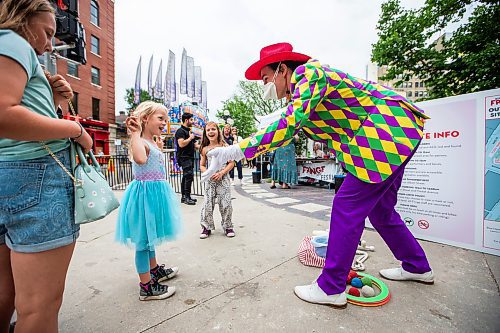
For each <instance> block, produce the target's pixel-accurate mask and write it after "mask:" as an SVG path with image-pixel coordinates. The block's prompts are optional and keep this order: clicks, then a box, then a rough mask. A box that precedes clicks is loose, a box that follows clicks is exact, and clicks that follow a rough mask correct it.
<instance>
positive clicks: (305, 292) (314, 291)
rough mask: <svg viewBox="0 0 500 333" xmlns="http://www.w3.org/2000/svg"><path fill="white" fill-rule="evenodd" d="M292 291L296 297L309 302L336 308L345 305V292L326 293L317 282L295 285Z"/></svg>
mask: <svg viewBox="0 0 500 333" xmlns="http://www.w3.org/2000/svg"><path fill="white" fill-rule="evenodd" d="M294 291H295V295H297V297H298V298H300V299H301V300H304V301H306V302H309V303H315V304H326V305H331V306H333V307H336V308H345V307H346V306H347V297H346V295H345V293H340V294H335V295H327V294H326V293H325V292H324V291H323V290H322V289H321V288H320V287H319V286H318V282H313V284H310V285H307V286H297V287H295V290H294Z"/></svg>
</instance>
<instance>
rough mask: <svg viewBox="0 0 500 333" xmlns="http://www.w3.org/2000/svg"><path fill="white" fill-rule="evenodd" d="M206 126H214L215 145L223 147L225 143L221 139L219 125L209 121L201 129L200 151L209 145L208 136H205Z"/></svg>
mask: <svg viewBox="0 0 500 333" xmlns="http://www.w3.org/2000/svg"><path fill="white" fill-rule="evenodd" d="M208 126H215V127H216V128H217V143H218V144H220V145H223V146H225V142H224V140H223V139H222V133H221V132H220V128H219V125H217V123H216V122H214V121H209V122H207V123H206V125H205V128H204V129H203V138H202V139H201V145H200V151H202V150H203V148H205V147H207V146H208V145H210V140H209V139H208V136H207V127H208Z"/></svg>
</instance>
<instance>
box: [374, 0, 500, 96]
mask: <svg viewBox="0 0 500 333" xmlns="http://www.w3.org/2000/svg"><path fill="white" fill-rule="evenodd" d="M467 8H471V9H473V10H472V13H471V15H470V17H469V18H468V20H467V21H466V22H465V23H463V21H464V15H465V13H466V9H467ZM499 21H500V6H499V4H498V1H495V0H476V1H474V0H426V2H425V4H424V5H423V7H422V8H419V9H412V10H407V9H403V8H402V7H401V5H400V2H399V0H389V1H387V2H386V3H384V4H383V5H382V13H381V15H380V18H379V21H378V25H377V29H378V31H379V32H378V36H379V40H378V41H377V43H375V44H374V45H373V49H372V61H373V62H375V63H377V64H378V65H380V66H382V65H386V66H387V67H388V72H387V74H386V75H385V76H384V77H383V78H382V79H383V80H392V79H395V78H396V77H398V76H400V75H401V80H400V81H399V82H401V81H405V80H408V78H409V77H411V76H416V77H419V78H420V79H421V80H422V81H423V82H425V84H426V86H427V87H428V89H429V98H439V97H445V96H452V95H458V94H465V93H471V92H475V91H480V90H486V89H493V88H497V87H499V86H500V75H498V73H500V57H499V56H498V55H499V54H500V43H499V41H500V26H499V24H498V22H499ZM460 23H461V24H460ZM450 24H455V25H457V24H458V25H459V28H457V29H456V30H455V31H454V32H453V33H451V34H449V35H442V36H441V37H440V38H436V36H437V35H438V34H439V33H441V32H442V31H444V30H445V29H446V28H447V27H449V25H450Z"/></svg>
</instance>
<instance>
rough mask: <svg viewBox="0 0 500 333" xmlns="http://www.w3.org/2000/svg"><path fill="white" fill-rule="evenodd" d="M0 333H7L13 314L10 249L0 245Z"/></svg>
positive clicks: (13, 290)
mask: <svg viewBox="0 0 500 333" xmlns="http://www.w3.org/2000/svg"><path fill="white" fill-rule="evenodd" d="M0 290H1V291H2V292H1V293H0V333H7V332H8V331H9V326H10V319H11V318H12V315H13V314H14V296H15V289H14V279H13V278H12V268H11V267H10V249H9V248H8V247H7V246H6V245H5V244H3V245H0Z"/></svg>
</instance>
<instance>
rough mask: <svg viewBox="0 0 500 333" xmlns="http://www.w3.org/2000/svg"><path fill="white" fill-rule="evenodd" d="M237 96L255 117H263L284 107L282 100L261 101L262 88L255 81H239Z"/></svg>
mask: <svg viewBox="0 0 500 333" xmlns="http://www.w3.org/2000/svg"><path fill="white" fill-rule="evenodd" d="M237 96H239V97H240V98H241V100H243V101H244V102H245V104H247V105H248V106H249V107H250V108H251V109H252V110H253V111H254V113H255V114H256V115H257V116H265V115H266V114H270V113H273V112H274V111H276V110H277V109H279V108H281V107H282V106H283V105H284V103H283V101H282V100H280V101H275V100H270V101H265V100H263V99H262V86H261V84H259V83H258V82H257V81H240V83H239V85H238V94H237Z"/></svg>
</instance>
